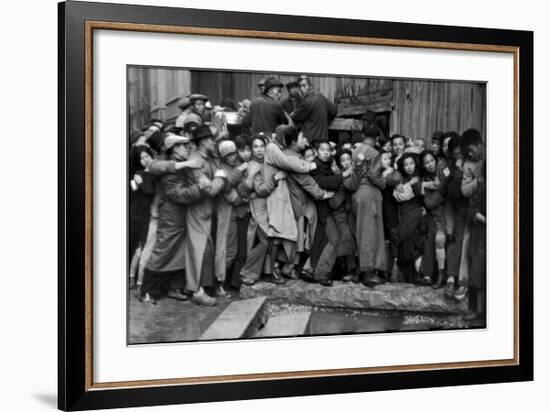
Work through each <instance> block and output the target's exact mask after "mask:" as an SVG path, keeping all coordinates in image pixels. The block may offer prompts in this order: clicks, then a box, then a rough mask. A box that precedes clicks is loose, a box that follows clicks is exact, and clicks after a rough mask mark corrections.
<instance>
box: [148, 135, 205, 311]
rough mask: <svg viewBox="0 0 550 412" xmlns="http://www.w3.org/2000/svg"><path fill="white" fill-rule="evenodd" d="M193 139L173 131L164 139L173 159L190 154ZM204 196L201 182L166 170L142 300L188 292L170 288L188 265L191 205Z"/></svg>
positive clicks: (180, 173)
mask: <svg viewBox="0 0 550 412" xmlns="http://www.w3.org/2000/svg"><path fill="white" fill-rule="evenodd" d="M189 142H190V139H189V138H187V137H183V136H177V135H173V134H170V135H168V136H167V137H166V139H165V141H164V146H165V148H166V153H167V155H168V157H169V159H171V160H174V161H184V160H186V159H187V157H188V155H189ZM200 198H201V189H200V186H199V184H197V183H193V182H191V181H190V180H189V179H188V178H187V176H186V174H184V173H182V172H173V173H166V174H164V175H163V176H162V177H161V179H160V185H159V208H158V214H159V216H158V229H157V239H156V243H155V246H154V249H153V252H152V253H151V257H150V258H149V261H148V263H147V266H146V268H145V274H144V278H143V285H142V287H141V292H140V293H138V295H137V297H138V299H140V300H142V301H145V302H148V303H151V304H155V303H156V300H157V299H159V298H161V297H162V296H164V295H168V297H171V298H175V299H178V300H185V299H187V297H186V295H184V294H182V293H181V292H179V291H176V290H170V280H171V278H173V277H181V276H182V273H183V270H184V268H185V254H184V249H183V244H184V239H185V236H186V225H185V215H186V209H187V205H189V204H191V203H194V202H197V201H198V200H200Z"/></svg>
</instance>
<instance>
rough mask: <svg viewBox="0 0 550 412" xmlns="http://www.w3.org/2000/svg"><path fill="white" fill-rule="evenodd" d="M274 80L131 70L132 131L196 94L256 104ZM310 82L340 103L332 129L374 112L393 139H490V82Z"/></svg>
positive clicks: (173, 113)
mask: <svg viewBox="0 0 550 412" xmlns="http://www.w3.org/2000/svg"><path fill="white" fill-rule="evenodd" d="M269 76H273V73H261V72H223V71H207V70H183V69H157V68H141V67H139V68H138V67H136V68H129V70H128V87H129V90H128V97H129V112H128V115H129V124H130V129H134V128H140V127H141V126H143V125H144V124H145V123H146V122H147V121H148V120H149V119H150V118H160V119H162V120H165V121H167V122H172V121H174V120H175V118H176V117H177V115H178V114H179V109H178V107H177V105H178V101H179V99H180V98H181V97H182V96H185V95H188V94H189V93H191V92H196V93H203V94H206V95H207V96H209V97H210V100H211V102H212V104H213V105H216V104H219V102H220V101H221V99H222V98H229V99H231V100H233V102H234V103H235V105H236V104H237V103H238V102H239V101H242V100H243V99H250V100H252V99H253V98H254V97H256V96H257V95H258V93H259V91H258V88H257V84H258V82H259V81H260V79H262V78H266V77H269ZM275 76H276V77H277V78H278V79H280V81H281V82H282V83H287V82H289V81H291V80H294V79H295V78H296V74H275ZM311 79H312V80H313V85H314V89H315V90H317V91H319V92H321V93H323V94H324V95H325V96H326V97H327V98H329V99H330V100H333V101H334V102H336V103H337V106H338V115H337V117H338V118H337V119H336V120H335V122H334V123H333V124H332V125H331V128H332V129H333V130H356V129H357V128H360V124H361V123H360V121H359V119H360V118H361V117H362V115H363V114H364V113H365V112H366V111H367V110H369V111H372V112H374V113H377V114H378V115H379V116H380V117H381V118H383V119H387V122H388V125H387V130H388V133H389V134H390V135H391V134H394V133H401V134H404V135H406V136H410V137H413V138H416V137H422V138H425V139H427V140H429V138H430V137H431V135H432V134H433V132H434V131H436V130H441V131H451V130H453V131H457V132H458V133H461V132H463V131H464V130H466V129H468V128H472V127H473V128H476V129H478V130H479V131H480V132H481V134H482V136H483V138H484V139H485V135H486V84H485V83H480V82H478V83H475V82H462V81H437V80H434V81H428V80H408V79H383V78H366V77H334V76H321V75H312V76H311ZM285 93H286V91H285Z"/></svg>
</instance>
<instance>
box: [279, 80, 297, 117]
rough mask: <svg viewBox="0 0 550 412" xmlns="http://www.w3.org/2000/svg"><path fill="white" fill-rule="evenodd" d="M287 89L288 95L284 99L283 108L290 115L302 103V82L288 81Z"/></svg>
mask: <svg viewBox="0 0 550 412" xmlns="http://www.w3.org/2000/svg"><path fill="white" fill-rule="evenodd" d="M286 90H287V92H288V97H287V98H286V99H284V100H283V102H282V103H281V105H282V106H283V110H284V111H285V112H286V113H287V114H289V115H290V114H291V113H292V112H293V111H294V110H296V108H297V107H298V105H299V104H300V99H301V95H300V83H298V82H297V81H296V80H294V81H291V82H288V83H287V84H286Z"/></svg>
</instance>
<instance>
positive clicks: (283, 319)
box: [256, 309, 311, 338]
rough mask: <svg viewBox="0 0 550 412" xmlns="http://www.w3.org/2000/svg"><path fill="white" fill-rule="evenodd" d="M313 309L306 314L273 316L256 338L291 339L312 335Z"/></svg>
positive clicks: (296, 313)
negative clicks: (311, 320) (311, 319)
mask: <svg viewBox="0 0 550 412" xmlns="http://www.w3.org/2000/svg"><path fill="white" fill-rule="evenodd" d="M310 318H311V309H310V310H308V311H306V312H295V313H285V314H282V315H277V316H272V317H270V318H269V319H268V320H267V323H266V325H265V327H264V328H263V329H262V330H260V332H259V333H258V334H257V335H256V337H259V338H260V337H261V338H267V337H282V336H286V337H291V336H304V335H309V333H310V324H309V323H310Z"/></svg>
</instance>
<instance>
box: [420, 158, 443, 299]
mask: <svg viewBox="0 0 550 412" xmlns="http://www.w3.org/2000/svg"><path fill="white" fill-rule="evenodd" d="M420 167H421V168H422V180H421V183H420V196H421V199H422V202H423V204H424V208H425V209H426V211H427V214H426V217H425V222H426V229H427V236H426V239H425V248H424V256H423V258H422V266H421V269H420V271H421V273H422V275H423V279H422V280H423V283H424V284H426V285H427V284H430V283H432V279H433V278H434V270H435V267H436V263H437V281H436V282H435V283H434V284H433V287H434V288H435V289H439V288H441V287H442V286H443V282H444V281H445V277H446V276H445V258H446V254H445V239H446V236H445V230H446V226H445V206H444V201H445V185H444V184H445V180H444V178H443V176H440V175H439V173H438V170H437V160H436V157H435V154H434V153H433V152H432V151H430V150H425V151H423V152H422V153H421V154H420Z"/></svg>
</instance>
